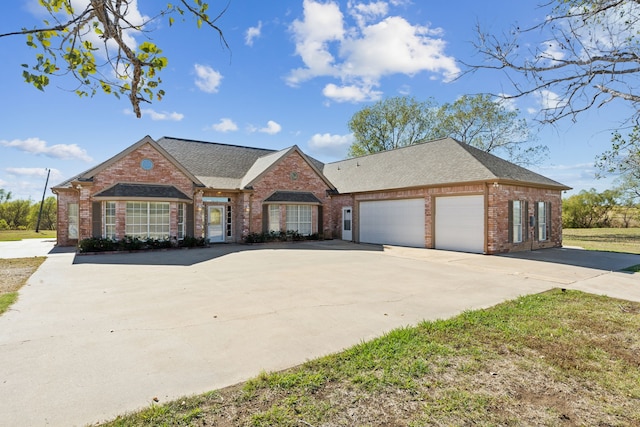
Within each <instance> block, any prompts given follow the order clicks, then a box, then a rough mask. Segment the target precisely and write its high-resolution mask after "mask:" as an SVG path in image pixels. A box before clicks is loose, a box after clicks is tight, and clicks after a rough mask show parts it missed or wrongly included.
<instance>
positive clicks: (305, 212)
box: [287, 205, 312, 236]
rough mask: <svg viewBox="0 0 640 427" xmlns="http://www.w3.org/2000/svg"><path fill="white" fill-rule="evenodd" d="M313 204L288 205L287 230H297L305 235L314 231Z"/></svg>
mask: <svg viewBox="0 0 640 427" xmlns="http://www.w3.org/2000/svg"><path fill="white" fill-rule="evenodd" d="M311 218H312V216H311V206H309V205H287V231H297V232H298V233H300V234H302V235H303V236H308V235H310V234H311V233H312V229H311Z"/></svg>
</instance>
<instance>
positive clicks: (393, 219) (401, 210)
mask: <svg viewBox="0 0 640 427" xmlns="http://www.w3.org/2000/svg"><path fill="white" fill-rule="evenodd" d="M359 217H360V241H361V242H363V243H380V244H388V245H398V246H414V247H419V248H424V246H425V242H424V230H425V224H424V199H406V200H377V201H372V202H362V203H360V215H359Z"/></svg>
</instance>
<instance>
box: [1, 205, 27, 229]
mask: <svg viewBox="0 0 640 427" xmlns="http://www.w3.org/2000/svg"><path fill="white" fill-rule="evenodd" d="M30 208H31V201H29V200H19V199H18V200H12V201H10V202H4V203H3V204H2V205H1V209H0V215H1V216H0V218H2V219H4V220H5V221H6V222H7V224H9V228H11V229H13V230H17V229H26V228H27V225H29V209H30Z"/></svg>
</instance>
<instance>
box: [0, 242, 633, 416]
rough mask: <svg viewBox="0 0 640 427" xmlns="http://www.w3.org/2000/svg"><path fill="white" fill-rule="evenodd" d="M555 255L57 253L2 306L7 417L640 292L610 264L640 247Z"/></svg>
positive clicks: (227, 380)
mask: <svg viewBox="0 0 640 427" xmlns="http://www.w3.org/2000/svg"><path fill="white" fill-rule="evenodd" d="M557 251H563V250H557ZM542 254H543V251H539V253H538V254H536V255H532V256H533V257H534V258H535V257H542ZM544 254H545V256H547V257H549V258H551V262H549V261H548V260H546V261H545V260H536V259H533V260H532V259H524V258H523V257H522V256H520V257H502V256H483V255H474V254H463V253H455V252H445V251H435V250H424V249H408V248H398V247H387V248H382V247H380V246H373V245H354V244H350V243H344V242H339V241H328V242H305V243H296V244H292V245H285V244H282V245H278V244H274V245H265V246H260V245H256V246H240V245H221V246H214V247H212V248H208V249H192V250H180V251H166V252H154V253H141V254H116V255H92V256H76V255H75V254H73V253H68V252H67V253H65V252H64V251H63V252H57V253H56V252H52V253H50V254H49V257H48V259H47V260H46V261H45V263H44V264H43V265H42V266H41V268H40V269H39V270H38V271H37V272H36V273H35V274H34V275H33V276H32V277H31V279H30V281H29V283H28V284H27V285H26V286H25V287H24V288H23V289H22V290H21V291H20V299H19V301H18V302H17V304H15V305H14V306H13V308H12V309H11V310H10V311H9V312H7V313H5V314H4V315H3V316H1V317H0V402H1V403H0V425H20V426H42V425H54V426H58V425H65V426H67V425H85V424H87V423H94V422H97V421H100V420H105V419H110V418H112V417H114V416H116V415H118V414H121V413H124V412H126V411H130V410H135V409H139V408H142V407H145V406H148V405H149V404H150V403H151V402H152V399H153V398H154V397H157V398H158V399H159V400H160V402H166V401H168V400H170V399H174V398H177V397H179V396H182V395H188V394H194V393H200V392H204V391H207V390H212V389H216V388H220V387H224V386H227V385H230V384H234V383H237V382H240V381H243V380H246V379H248V378H250V377H253V376H255V375H257V374H258V373H259V372H260V371H261V370H267V371H272V370H279V369H283V368H287V367H290V366H294V365H297V364H300V363H303V362H304V361H306V360H308V359H311V358H314V357H317V356H321V355H325V354H328V353H332V352H336V351H339V350H341V349H343V348H345V347H348V346H351V345H353V344H356V343H358V342H360V341H362V340H367V339H370V338H373V337H376V336H379V335H381V334H383V333H384V332H385V331H389V330H391V329H394V328H397V327H399V326H405V325H413V324H416V323H417V322H419V321H421V320H423V319H436V318H446V317H450V316H453V315H455V314H457V313H459V312H461V311H463V310H466V309H474V308H480V307H488V306H491V305H494V304H496V303H499V302H501V301H504V300H507V299H512V298H515V297H517V296H520V295H524V294H530V293H536V292H542V291H545V290H548V289H550V288H553V287H564V288H576V289H583V290H587V291H591V292H596V293H601V294H609V295H612V296H618V297H623V298H627V299H634V300H638V301H640V275H639V274H626V273H617V272H612V271H611V270H616V269H618V268H623V267H626V266H629V265H633V264H640V256H621V257H618V258H616V257H614V258H615V259H614V260H613V261H611V262H609V263H606V265H604V264H598V263H596V262H595V261H596V260H597V259H601V258H599V257H596V258H594V260H593V262H591V263H589V264H588V265H587V266H585V265H580V263H579V262H578V261H577V260H583V258H584V257H585V256H587V255H589V254H590V253H585V252H581V251H577V252H558V254H562V255H563V256H565V257H568V261H567V262H565V263H559V262H554V261H557V260H558V259H559V258H560V256H559V255H555V256H554V255H553V252H544ZM1 257H3V253H2V248H1V247H0V258H1ZM529 258H531V256H530V257H529ZM616 263H617V264H616ZM582 264H584V262H583V263H582ZM613 264H615V266H614V265H613ZM623 264H624V265H623ZM614 267H615V268H614Z"/></svg>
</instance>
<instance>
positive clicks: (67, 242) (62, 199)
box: [57, 188, 80, 246]
mask: <svg viewBox="0 0 640 427" xmlns="http://www.w3.org/2000/svg"><path fill="white" fill-rule="evenodd" d="M57 196H58V224H57V236H58V237H57V244H58V246H73V245H76V244H78V240H77V239H70V238H69V221H68V218H69V211H68V207H69V203H79V201H80V198H79V193H78V191H77V190H75V189H72V188H70V189H65V190H60V191H58V193H57Z"/></svg>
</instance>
